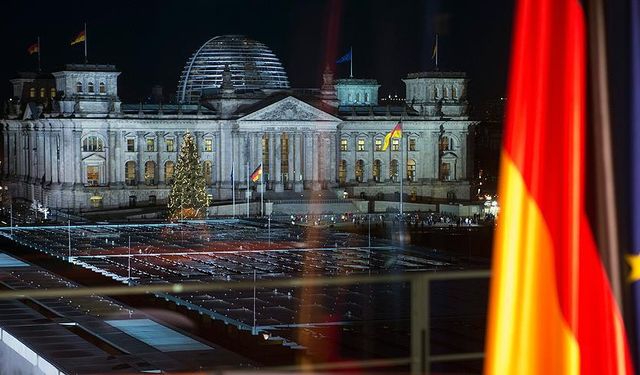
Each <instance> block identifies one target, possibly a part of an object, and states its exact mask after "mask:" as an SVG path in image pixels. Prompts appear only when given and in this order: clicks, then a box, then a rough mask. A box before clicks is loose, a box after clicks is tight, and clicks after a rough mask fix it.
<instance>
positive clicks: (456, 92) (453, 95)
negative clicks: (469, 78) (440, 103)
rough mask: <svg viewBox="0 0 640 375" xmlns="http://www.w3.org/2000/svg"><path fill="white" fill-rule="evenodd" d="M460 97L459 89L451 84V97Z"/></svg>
mask: <svg viewBox="0 0 640 375" xmlns="http://www.w3.org/2000/svg"><path fill="white" fill-rule="evenodd" d="M457 98H458V90H456V87H455V86H451V99H457Z"/></svg>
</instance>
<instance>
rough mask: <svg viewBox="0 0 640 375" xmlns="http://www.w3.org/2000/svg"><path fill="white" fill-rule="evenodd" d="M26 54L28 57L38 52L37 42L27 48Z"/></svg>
mask: <svg viewBox="0 0 640 375" xmlns="http://www.w3.org/2000/svg"><path fill="white" fill-rule="evenodd" d="M27 52H28V53H29V55H33V54H34V53H38V52H40V45H39V44H38V42H36V43H33V44H32V45H30V46H29V48H27Z"/></svg>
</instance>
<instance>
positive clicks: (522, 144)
mask: <svg viewBox="0 0 640 375" xmlns="http://www.w3.org/2000/svg"><path fill="white" fill-rule="evenodd" d="M517 4H518V5H517V10H516V18H515V23H514V28H515V30H514V39H513V46H512V57H511V71H510V76H509V88H508V98H509V100H508V103H507V113H506V123H505V131H504V139H503V148H502V155H501V166H500V168H501V174H500V183H499V188H498V193H499V200H500V202H501V213H500V217H499V219H498V226H497V230H496V236H495V242H494V248H493V266H492V279H491V293H490V300H489V320H488V326H487V341H486V360H485V373H486V374H594V375H595V374H632V373H633V369H632V365H631V360H630V354H629V348H628V344H627V338H626V334H625V327H624V323H623V320H622V316H621V313H620V309H619V306H618V304H617V302H616V299H615V298H614V293H613V292H612V280H610V279H609V276H608V275H607V271H606V269H605V267H604V263H603V260H602V258H601V256H600V253H599V247H598V245H597V244H596V239H595V238H594V235H593V230H592V228H593V226H592V223H591V221H590V218H589V216H588V214H587V210H586V203H585V202H586V198H587V197H586V194H585V185H586V184H585V181H586V180H587V177H589V176H590V175H589V176H588V174H591V173H593V169H595V166H594V168H589V169H588V170H587V169H586V168H585V160H586V154H587V152H588V151H589V150H588V149H587V148H586V142H585V136H586V134H587V131H589V129H588V128H587V122H586V118H585V113H586V111H585V107H586V105H585V97H586V66H587V63H586V56H587V55H586V42H587V40H586V27H585V14H584V10H583V7H582V4H581V2H580V1H579V0H519V1H518V2H517ZM602 250H605V249H602Z"/></svg>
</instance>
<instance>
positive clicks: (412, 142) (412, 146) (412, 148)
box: [409, 138, 416, 151]
mask: <svg viewBox="0 0 640 375" xmlns="http://www.w3.org/2000/svg"><path fill="white" fill-rule="evenodd" d="M415 150H416V139H415V138H409V151H415Z"/></svg>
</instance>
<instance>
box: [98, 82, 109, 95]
mask: <svg viewBox="0 0 640 375" xmlns="http://www.w3.org/2000/svg"><path fill="white" fill-rule="evenodd" d="M98 88H99V90H100V94H106V93H107V86H105V85H104V82H100V85H98Z"/></svg>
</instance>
